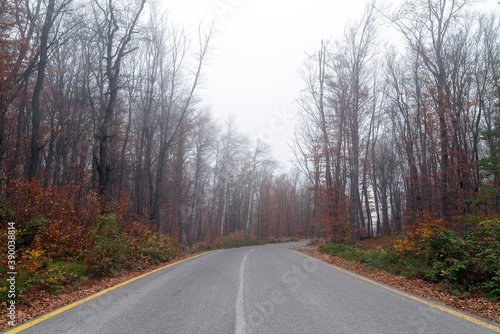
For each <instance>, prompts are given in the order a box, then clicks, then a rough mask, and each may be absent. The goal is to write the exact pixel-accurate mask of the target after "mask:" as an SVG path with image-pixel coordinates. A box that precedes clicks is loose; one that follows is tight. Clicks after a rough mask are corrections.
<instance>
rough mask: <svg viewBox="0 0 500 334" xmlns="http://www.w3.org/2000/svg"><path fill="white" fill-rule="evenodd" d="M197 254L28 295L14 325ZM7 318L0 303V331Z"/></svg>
mask: <svg viewBox="0 0 500 334" xmlns="http://www.w3.org/2000/svg"><path fill="white" fill-rule="evenodd" d="M195 255H199V253H198V254H188V255H183V256H179V257H177V258H175V260H173V261H169V262H164V263H160V264H157V265H153V266H151V267H149V268H147V269H144V270H142V271H127V272H125V273H124V274H123V275H121V276H118V277H103V278H99V279H89V280H87V281H85V282H83V283H82V284H81V285H80V287H78V288H77V289H76V288H74V287H66V288H65V289H64V290H63V291H61V292H60V293H59V295H58V296H53V295H49V294H47V293H44V292H40V293H38V294H37V295H35V296H29V299H30V302H29V303H22V304H19V305H17V304H16V322H15V323H16V325H19V324H21V323H23V322H26V321H28V320H31V319H33V318H35V317H38V316H40V315H42V314H45V313H48V312H50V311H53V310H55V309H57V308H59V307H62V306H65V305H68V304H70V303H72V302H75V301H77V300H80V299H82V298H85V297H87V296H90V295H93V294H94V293H97V292H99V291H102V290H104V289H107V288H109V287H112V286H114V285H117V284H120V283H122V282H125V281H128V280H129V279H132V278H134V277H137V276H140V275H143V274H145V273H147V272H150V271H152V270H155V269H158V268H161V267H164V266H166V265H168V264H172V263H176V262H179V261H182V260H185V259H188V258H190V257H193V256H195ZM8 321H9V319H8V318H7V310H6V307H5V302H4V303H3V304H1V310H0V331H3V330H5V329H7V328H9V327H10V326H9V325H8Z"/></svg>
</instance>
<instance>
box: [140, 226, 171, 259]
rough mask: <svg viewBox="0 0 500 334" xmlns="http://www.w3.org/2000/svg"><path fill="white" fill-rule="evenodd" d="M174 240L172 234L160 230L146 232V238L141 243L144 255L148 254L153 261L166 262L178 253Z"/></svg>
mask: <svg viewBox="0 0 500 334" xmlns="http://www.w3.org/2000/svg"><path fill="white" fill-rule="evenodd" d="M173 244H174V242H173V241H172V239H171V238H170V236H168V235H165V234H161V233H158V232H151V231H149V230H148V231H147V232H146V240H145V242H144V243H143V244H142V245H141V247H140V249H141V252H142V255H144V256H146V257H147V258H148V259H149V260H151V262H153V263H158V262H165V261H168V260H170V259H171V258H172V257H174V256H175V255H176V253H177V252H176V249H175V247H174V245H173Z"/></svg>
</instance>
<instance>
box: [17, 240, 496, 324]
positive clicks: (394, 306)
mask: <svg viewBox="0 0 500 334" xmlns="http://www.w3.org/2000/svg"><path fill="white" fill-rule="evenodd" d="M303 245H305V244H304V243H294V244H277V245H269V246H260V247H249V248H240V249H228V250H218V251H214V252H210V253H206V254H204V255H201V256H197V257H194V258H191V259H188V260H185V261H182V262H180V263H177V264H174V265H170V266H168V267H166V268H164V269H161V270H158V271H155V272H153V273H151V274H148V275H145V276H144V277H141V278H139V279H136V280H133V281H131V282H128V283H126V284H122V285H121V286H119V287H116V288H114V289H111V290H109V291H107V292H105V293H100V294H99V295H97V296H92V297H91V298H87V299H84V300H81V301H79V302H76V303H73V304H71V305H69V306H66V307H65V308H62V309H59V310H56V311H54V312H52V313H49V314H47V315H45V316H42V317H39V318H37V319H34V320H32V321H30V322H27V323H25V324H22V325H20V326H18V327H14V328H13V329H11V330H10V331H7V333H17V332H20V333H37V334H40V333H50V334H55V333H92V334H96V333H103V334H112V333H116V334H118V333H119V334H124V333H162V334H165V333H180V334H183V333H186V334H194V333H203V334H209V333H213V334H223V333H231V334H251V333H265V334H271V333H283V334H284V333H286V334H291V333H315V334H316V333H328V334H331V333H342V334H345V333H398V334H402V333H456V334H458V333H464V334H470V333H497V332H500V325H499V324H496V323H493V322H489V321H487V320H484V319H482V318H479V317H476V316H473V315H470V314H467V313H463V312H460V311H458V310H455V309H452V308H449V307H447V306H444V305H441V304H438V303H434V302H430V301H428V300H425V299H422V298H419V297H416V296H413V295H411V294H408V293H405V292H402V291H401V290H398V289H395V288H392V287H389V286H386V285H384V284H381V283H378V282H374V281H372V280H369V279H367V278H364V277H361V276H358V275H356V274H353V273H350V272H348V271H345V270H343V269H340V268H336V267H334V266H332V265H329V264H327V263H324V262H321V261H319V260H316V259H313V258H310V257H308V256H306V255H304V254H302V253H299V252H296V251H293V250H292V248H294V247H298V246H303Z"/></svg>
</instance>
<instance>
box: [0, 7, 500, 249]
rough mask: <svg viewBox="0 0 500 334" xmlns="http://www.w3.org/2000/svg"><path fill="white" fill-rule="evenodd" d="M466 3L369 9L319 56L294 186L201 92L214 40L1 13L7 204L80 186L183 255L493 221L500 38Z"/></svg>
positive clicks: (41, 12) (121, 21)
mask: <svg viewBox="0 0 500 334" xmlns="http://www.w3.org/2000/svg"><path fill="white" fill-rule="evenodd" d="M469 3H471V1H464V0H461V1H445V0H441V1H437V0H436V1H435V0H429V1H407V2H406V3H405V4H403V5H402V6H401V7H400V8H399V9H397V10H393V11H392V12H391V13H384V12H383V11H379V10H378V9H377V7H376V6H375V4H373V3H371V4H369V5H368V6H367V9H366V11H365V13H364V15H363V16H362V18H361V19H359V20H358V21H352V22H351V23H350V24H349V25H348V26H347V27H346V28H345V30H344V34H343V36H342V37H341V38H339V39H337V40H331V41H324V42H323V43H322V44H321V46H320V50H319V51H318V52H317V53H315V54H312V55H311V56H310V57H309V58H308V59H307V61H306V66H305V67H304V71H303V73H304V80H305V87H306V89H305V90H304V91H303V92H302V96H301V97H300V99H299V103H298V107H299V109H300V115H301V121H300V124H299V126H298V128H297V131H296V142H295V144H294V149H295V155H296V158H297V159H296V167H297V168H296V169H294V170H292V171H290V172H288V173H281V172H278V168H277V165H278V164H277V162H276V161H274V159H273V158H272V156H271V154H270V149H269V147H267V146H266V145H265V144H263V143H261V142H258V141H257V142H255V141H252V140H251V139H250V138H248V137H246V136H244V135H242V134H241V133H239V132H238V130H237V129H236V127H235V125H234V122H233V121H232V120H228V121H227V122H225V123H224V124H219V122H217V121H215V120H214V119H213V117H212V116H211V114H210V111H209V110H208V109H207V108H206V107H204V105H203V101H201V100H200V99H199V98H198V96H197V94H196V92H197V88H199V87H198V86H199V82H200V78H201V76H202V73H203V66H204V64H205V62H206V61H207V58H209V57H210V45H211V44H210V42H211V40H212V39H213V35H214V29H213V27H210V26H207V27H205V26H201V25H200V29H199V34H198V36H194V37H193V36H191V37H189V38H188V36H186V34H185V33H184V31H183V29H182V27H179V26H177V25H175V24H174V23H172V22H171V21H170V19H169V17H168V16H167V15H166V14H162V11H161V10H160V9H159V8H158V6H157V5H155V3H154V2H153V3H146V1H145V0H141V1H114V0H109V1H101V0H94V1H79V0H46V1H42V0H36V1H20V0H1V5H0V31H1V36H0V72H1V74H0V108H1V113H0V172H1V175H2V178H1V180H0V181H1V186H2V187H1V191H2V193H1V196H2V198H3V199H4V200H7V201H10V202H16V201H17V199H16V198H13V197H12V195H11V193H10V192H9V189H10V188H9V187H11V182H12V181H13V180H21V179H23V178H26V180H27V181H28V182H40V183H41V184H42V185H43V187H45V188H47V189H50V188H52V187H56V186H57V187H68V188H71V187H76V186H77V187H78V189H86V191H87V192H89V193H95V194H96V195H97V196H99V198H100V203H101V204H100V205H101V211H104V212H105V211H106V210H108V209H109V207H110V206H109V203H115V202H117V201H119V202H120V203H125V205H126V206H127V208H128V210H129V211H130V212H131V213H133V214H134V216H135V219H137V220H139V221H141V222H143V223H144V224H148V225H151V226H155V227H156V228H157V229H158V230H159V231H160V232H163V233H169V234H172V235H177V236H178V237H179V241H180V242H181V243H182V244H183V245H184V246H185V247H186V246H189V245H192V244H194V243H196V242H198V241H211V240H214V239H215V238H218V237H222V236H225V235H228V234H230V233H233V232H236V231H244V233H245V238H250V237H251V238H258V239H269V238H279V237H281V236H288V237H292V236H301V237H302V236H307V237H311V236H312V235H316V236H322V237H327V238H331V237H332V236H337V237H344V238H350V239H351V240H352V241H355V240H356V239H357V238H359V237H374V236H380V235H383V234H391V233H397V232H401V231H403V230H404V228H405V226H407V225H409V224H412V222H413V221H415V220H416V219H418V217H419V216H421V215H422V214H423V213H424V212H428V213H435V214H436V215H438V216H440V217H441V218H443V219H445V220H446V221H449V222H450V224H452V223H453V219H454V217H455V216H456V215H457V214H464V213H473V212H474V210H476V211H477V210H483V211H484V210H487V209H486V206H476V207H472V206H471V203H470V202H469V200H470V199H471V198H472V197H473V196H474V195H477V194H478V193H479V192H480V190H481V186H482V184H490V183H491V184H494V185H498V182H499V180H500V178H499V175H498V173H496V174H494V175H492V176H490V177H489V178H485V179H483V178H482V175H481V173H480V170H479V168H478V161H479V160H480V159H483V158H485V157H491V156H495V155H496V153H495V152H496V151H495V147H496V139H495V137H489V139H488V140H486V141H484V140H482V139H481V133H482V132H483V131H484V130H492V129H494V128H495V122H494V120H495V118H496V117H497V116H498V113H499V111H498V108H497V107H496V102H497V101H498V97H499V95H498V92H497V86H496V84H495V82H496V81H495V78H496V75H497V73H498V63H497V60H498V59H500V45H499V41H500V39H499V38H498V37H499V29H500V26H499V20H498V17H497V16H496V15H494V14H491V15H484V14H481V15H480V14H478V13H474V12H470V11H468V6H467V5H468V4H469ZM382 23H386V24H387V23H390V24H391V25H392V26H393V27H394V28H395V29H396V30H398V31H399V33H400V35H401V36H403V40H404V42H405V44H404V47H402V48H401V49H402V51H400V50H399V49H398V48H396V47H389V46H387V47H383V45H382V44H381V43H380V42H379V36H378V35H377V27H378V26H379V25H380V24H382ZM325 33H326V34H327V33H328V32H325ZM290 70H291V71H295V69H290ZM82 187H83V188H82ZM16 194H19V193H16ZM27 195H28V194H27ZM80 200H82V201H84V197H81V199H80ZM80 204H81V205H86V203H80ZM87 204H88V203H87Z"/></svg>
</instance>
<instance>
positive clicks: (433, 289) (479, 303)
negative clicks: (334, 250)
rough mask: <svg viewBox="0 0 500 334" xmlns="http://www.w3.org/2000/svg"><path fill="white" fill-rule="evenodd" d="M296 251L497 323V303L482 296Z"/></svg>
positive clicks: (314, 249)
mask: <svg viewBox="0 0 500 334" xmlns="http://www.w3.org/2000/svg"><path fill="white" fill-rule="evenodd" d="M297 250H299V251H301V252H304V253H306V254H309V255H311V256H313V257H315V258H318V259H320V260H322V261H325V262H328V263H330V264H333V265H336V266H338V267H341V268H344V269H347V270H350V271H353V272H356V273H358V274H361V275H363V276H367V277H370V278H373V279H375V280H377V281H379V282H382V283H385V284H388V285H390V286H393V287H396V288H399V289H401V290H403V291H406V292H409V293H412V294H414V295H417V296H421V297H424V298H427V299H430V300H433V301H436V302H440V303H443V304H446V305H448V306H451V307H453V308H456V309H459V310H462V311H465V312H469V313H472V314H475V315H478V316H480V317H483V318H485V319H488V320H491V321H495V322H498V323H500V302H493V301H491V300H490V299H488V298H487V297H485V296H483V295H480V294H456V295H455V294H451V293H450V292H449V288H448V287H446V286H444V285H442V284H435V283H431V282H427V281H424V280H421V279H411V278H407V277H404V276H401V275H395V274H392V273H390V272H387V271H385V270H381V269H373V268H372V267H370V266H368V265H365V264H362V263H359V262H355V261H349V260H346V259H343V258H340V257H337V256H332V255H329V254H325V253H321V252H319V251H318V250H317V247H316V246H307V247H300V248H298V249H297Z"/></svg>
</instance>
